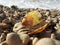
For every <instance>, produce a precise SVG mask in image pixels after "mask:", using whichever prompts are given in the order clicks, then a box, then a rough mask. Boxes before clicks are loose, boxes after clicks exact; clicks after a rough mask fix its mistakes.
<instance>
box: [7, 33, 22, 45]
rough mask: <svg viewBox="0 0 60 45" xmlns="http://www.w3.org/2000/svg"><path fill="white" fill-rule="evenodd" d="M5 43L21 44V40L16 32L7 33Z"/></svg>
mask: <svg viewBox="0 0 60 45" xmlns="http://www.w3.org/2000/svg"><path fill="white" fill-rule="evenodd" d="M6 43H7V44H8V45H21V44H22V41H21V39H20V37H19V35H18V34H16V33H9V34H7V37H6Z"/></svg>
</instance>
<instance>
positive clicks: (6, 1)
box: [0, 0, 60, 9]
mask: <svg viewBox="0 0 60 45" xmlns="http://www.w3.org/2000/svg"><path fill="white" fill-rule="evenodd" d="M0 4H2V5H6V6H11V5H17V6H18V7H19V8H44V9H47V8H48V9H60V0H0Z"/></svg>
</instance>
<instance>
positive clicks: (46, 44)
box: [35, 38, 55, 45]
mask: <svg viewBox="0 0 60 45" xmlns="http://www.w3.org/2000/svg"><path fill="white" fill-rule="evenodd" d="M35 45H55V43H54V42H53V41H52V40H51V39H50V38H42V39H40V40H39V41H38V42H37V43H36V44H35Z"/></svg>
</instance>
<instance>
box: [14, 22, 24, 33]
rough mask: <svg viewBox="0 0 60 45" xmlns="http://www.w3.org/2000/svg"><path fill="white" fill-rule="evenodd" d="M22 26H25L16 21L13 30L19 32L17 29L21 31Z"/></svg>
mask: <svg viewBox="0 0 60 45" xmlns="http://www.w3.org/2000/svg"><path fill="white" fill-rule="evenodd" d="M22 27H23V26H22V25H21V22H19V23H16V24H15V25H14V27H13V31H14V32H17V31H19V30H20V29H21V28H22Z"/></svg>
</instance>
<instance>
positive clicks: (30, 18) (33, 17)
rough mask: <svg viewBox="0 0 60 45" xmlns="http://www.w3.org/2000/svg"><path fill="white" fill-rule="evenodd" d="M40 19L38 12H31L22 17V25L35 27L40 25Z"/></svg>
mask: <svg viewBox="0 0 60 45" xmlns="http://www.w3.org/2000/svg"><path fill="white" fill-rule="evenodd" d="M41 17H42V15H41V14H40V13H39V12H38V11H31V12H29V13H27V14H26V15H25V16H24V18H23V20H22V25H25V26H28V27H30V26H35V25H37V24H39V23H40V20H41Z"/></svg>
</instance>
